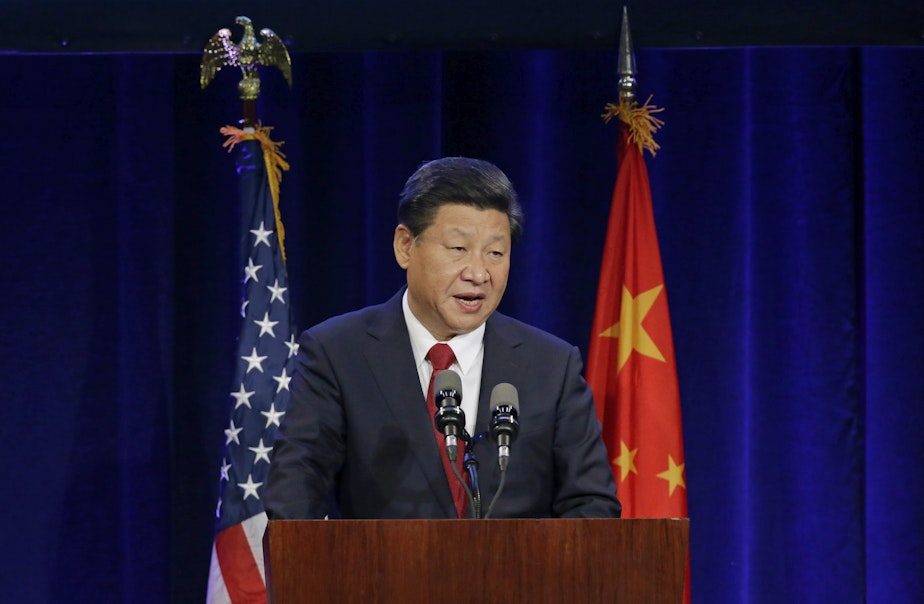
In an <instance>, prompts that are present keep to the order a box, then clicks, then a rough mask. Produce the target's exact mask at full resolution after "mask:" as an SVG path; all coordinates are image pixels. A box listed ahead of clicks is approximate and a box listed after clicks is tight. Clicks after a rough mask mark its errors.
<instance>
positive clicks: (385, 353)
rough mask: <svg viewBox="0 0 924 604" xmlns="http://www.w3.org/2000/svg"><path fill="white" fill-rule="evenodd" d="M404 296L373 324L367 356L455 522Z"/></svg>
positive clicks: (387, 401)
mask: <svg viewBox="0 0 924 604" xmlns="http://www.w3.org/2000/svg"><path fill="white" fill-rule="evenodd" d="M403 292H404V290H402V291H401V292H399V293H398V294H397V295H395V296H394V297H393V298H392V299H391V300H389V301H388V302H386V303H385V304H384V305H383V306H382V312H381V313H378V314H377V315H375V316H374V317H373V319H372V320H370V322H369V326H368V329H367V333H368V335H369V337H370V345H369V346H368V347H365V356H366V359H367V362H368V363H369V368H370V371H371V372H372V374H373V376H374V377H375V382H376V386H377V387H378V391H379V396H380V398H381V400H382V401H383V402H384V404H385V405H387V406H388V408H389V410H390V411H391V414H392V417H393V419H394V423H395V424H396V425H398V426H401V429H402V430H404V432H405V434H406V436H407V441H408V442H409V443H410V447H411V450H412V453H413V455H414V457H415V458H416V459H417V463H418V465H419V466H420V469H421V471H422V472H423V475H424V477H425V479H426V481H427V483H428V484H429V485H430V489H431V490H432V491H433V495H434V496H435V497H436V500H437V501H438V502H439V504H440V507H441V508H442V509H443V511H444V512H445V513H446V514H447V516H448V517H455V506H454V505H453V502H452V494H451V492H450V490H449V485H448V483H447V482H446V473H445V472H444V470H443V465H442V458H441V457H440V456H441V455H442V454H443V453H442V452H441V451H440V450H439V448H438V446H437V443H436V436H435V431H434V428H433V417H432V415H431V414H430V413H429V411H427V409H426V408H427V404H426V401H425V400H424V394H423V393H422V392H421V388H420V378H419V377H418V375H417V369H416V367H415V364H414V353H413V351H412V350H411V342H410V336H409V335H408V332H407V325H406V324H405V322H404V315H403V312H402V310H401V297H402V295H403Z"/></svg>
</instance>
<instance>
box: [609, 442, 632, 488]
mask: <svg viewBox="0 0 924 604" xmlns="http://www.w3.org/2000/svg"><path fill="white" fill-rule="evenodd" d="M637 453H638V449H632V450H631V451H630V450H629V447H627V446H626V441H624V440H621V441H619V457H617V458H616V459H614V460H613V465H615V466H619V469H620V471H621V474H620V477H619V480H620V481H622V482H625V481H626V476H628V475H629V472H632V473H633V474H636V475H637V474H638V470H637V469H636V468H635V456H636V454H637Z"/></svg>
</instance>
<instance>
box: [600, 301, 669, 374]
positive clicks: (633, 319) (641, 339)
mask: <svg viewBox="0 0 924 604" xmlns="http://www.w3.org/2000/svg"><path fill="white" fill-rule="evenodd" d="M662 289H664V284H663V283H662V284H661V285H658V286H657V287H653V288H651V289H649V290H648V291H645V292H642V293H640V294H639V295H638V296H635V297H632V294H631V293H630V292H629V289H628V288H627V287H626V286H625V285H623V286H622V302H621V303H620V306H619V321H618V322H617V323H616V324H615V325H613V326H612V327H610V328H608V329H605V330H604V331H603V333H601V334H600V337H604V338H619V360H618V367H617V369H616V370H617V371H621V370H622V366H623V365H625V364H626V361H628V360H629V356H630V355H631V354H632V351H633V350H635V351H637V352H638V353H639V354H643V355H645V356H646V357H651V358H653V359H657V360H659V361H664V355H662V354H661V351H660V350H658V347H657V345H655V343H654V341H653V340H652V339H651V336H649V335H648V332H647V331H645V328H644V327H642V321H644V320H645V317H646V316H648V311H650V310H651V307H652V305H653V304H654V303H655V300H657V298H658V296H659V295H660V294H661V290H662Z"/></svg>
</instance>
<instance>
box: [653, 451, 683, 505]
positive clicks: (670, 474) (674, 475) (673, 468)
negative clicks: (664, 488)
mask: <svg viewBox="0 0 924 604" xmlns="http://www.w3.org/2000/svg"><path fill="white" fill-rule="evenodd" d="M685 465H686V464H680V465H679V466H678V465H677V462H675V461H674V458H673V457H671V456H670V455H668V456H667V469H666V470H664V471H663V472H661V473H660V474H658V478H663V479H664V480H666V481H667V482H668V484H670V491H669V492H668V496H671V495H673V494H674V489H676V488H677V487H678V486H681V487H683V488H684V489H686V488H687V483H686V482H685V481H684V480H683V467H684V466H685Z"/></svg>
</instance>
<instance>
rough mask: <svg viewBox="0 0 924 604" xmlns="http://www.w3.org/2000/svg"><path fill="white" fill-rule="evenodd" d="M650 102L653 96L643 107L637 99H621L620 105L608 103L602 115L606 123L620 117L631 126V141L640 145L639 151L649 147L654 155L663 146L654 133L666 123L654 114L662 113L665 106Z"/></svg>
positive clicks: (620, 119) (649, 150)
mask: <svg viewBox="0 0 924 604" xmlns="http://www.w3.org/2000/svg"><path fill="white" fill-rule="evenodd" d="M649 103H651V96H649V97H648V100H646V101H645V104H644V105H642V106H641V107H639V105H638V102H637V101H635V100H632V101H627V100H626V99H620V100H619V104H618V105H616V104H613V103H607V104H606V107H604V108H605V109H606V111H605V112H604V113H603V115H602V116H601V117H602V118H603V121H604V122H606V123H609V121H610V120H611V119H613V118H614V117H616V118H619V121H621V122H622V123H624V124H625V125H626V126H628V127H629V142H630V143H634V144H636V145H638V150H639V151H642V150H643V149H647V150H648V152H649V153H651V156H652V157H654V156H655V155H656V154H657V153H656V152H657V150H658V149H660V148H661V146H660V145H658V143H656V142H655V140H654V133H655V132H657V131H658V129H659V128H660V127H661V126H663V125H664V122H663V121H662V120H659V119H658V118H656V117H655V116H654V115H652V114H653V113H661V112H662V111H664V108H663V107H655V106H654V105H650V104H649Z"/></svg>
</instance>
